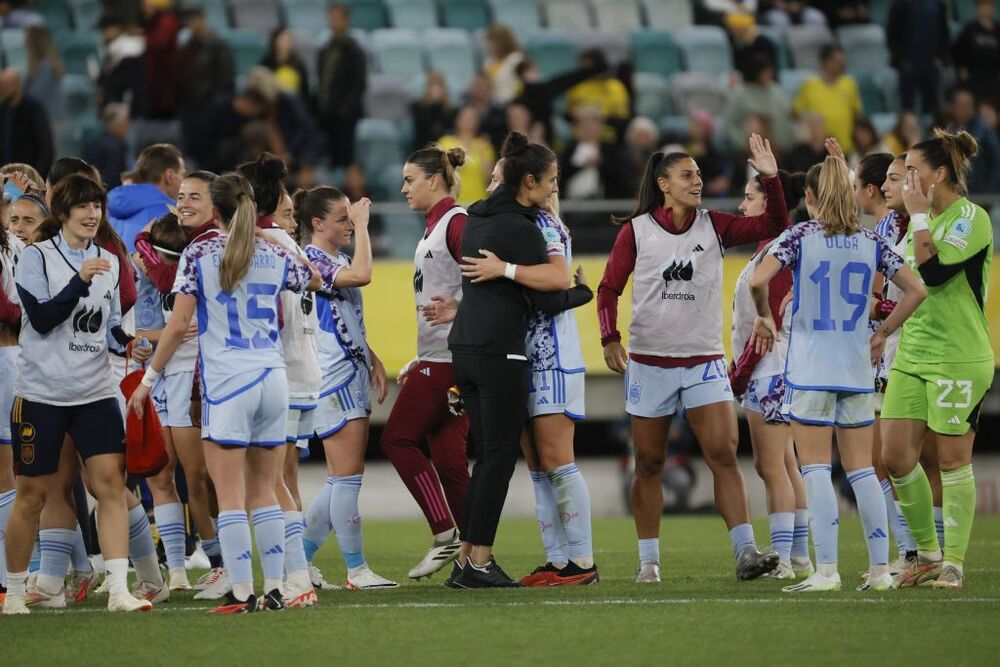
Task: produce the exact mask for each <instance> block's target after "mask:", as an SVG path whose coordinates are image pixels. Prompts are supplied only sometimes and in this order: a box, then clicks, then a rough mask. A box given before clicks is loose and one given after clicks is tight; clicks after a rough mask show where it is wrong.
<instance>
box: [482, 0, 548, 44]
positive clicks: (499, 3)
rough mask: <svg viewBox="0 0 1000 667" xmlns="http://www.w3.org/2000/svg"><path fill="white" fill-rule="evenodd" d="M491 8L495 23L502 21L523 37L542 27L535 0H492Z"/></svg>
mask: <svg viewBox="0 0 1000 667" xmlns="http://www.w3.org/2000/svg"><path fill="white" fill-rule="evenodd" d="M490 9H491V10H492V11H493V21H494V22H495V23H502V24H503V25H505V26H507V27H509V28H511V29H512V30H514V32H515V33H517V34H519V35H521V36H522V37H523V36H524V35H525V34H529V33H532V32H538V31H539V30H540V29H541V27H542V20H541V17H540V16H539V13H538V4H537V3H536V2H535V0H490Z"/></svg>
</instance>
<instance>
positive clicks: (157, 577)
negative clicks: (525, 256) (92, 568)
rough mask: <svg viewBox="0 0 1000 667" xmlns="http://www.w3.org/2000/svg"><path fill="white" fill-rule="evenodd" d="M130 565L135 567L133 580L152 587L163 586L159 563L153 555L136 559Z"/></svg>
mask: <svg viewBox="0 0 1000 667" xmlns="http://www.w3.org/2000/svg"><path fill="white" fill-rule="evenodd" d="M132 565H133V566H135V578H136V579H137V580H138V581H145V582H148V583H150V584H153V585H154V586H163V573H162V572H160V563H159V561H158V560H157V559H156V554H155V553H154V554H151V555H149V556H145V557H144V558H136V559H135V560H133V561H132ZM105 568H107V562H105Z"/></svg>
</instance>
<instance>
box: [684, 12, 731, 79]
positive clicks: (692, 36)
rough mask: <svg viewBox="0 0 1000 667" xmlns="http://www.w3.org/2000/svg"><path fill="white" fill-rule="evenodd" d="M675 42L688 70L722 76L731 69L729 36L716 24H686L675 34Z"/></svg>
mask: <svg viewBox="0 0 1000 667" xmlns="http://www.w3.org/2000/svg"><path fill="white" fill-rule="evenodd" d="M677 44H678V45H679V46H680V47H681V51H682V52H683V54H684V65H685V67H686V68H687V69H688V70H689V71H692V72H704V73H706V74H714V75H716V76H723V75H728V74H729V73H730V72H731V71H732V69H733V55H732V50H731V48H730V46H729V38H728V37H727V36H726V31H725V30H723V29H722V28H719V27H718V26H711V25H691V26H687V27H686V28H683V29H682V30H681V31H680V33H679V34H678V35H677Z"/></svg>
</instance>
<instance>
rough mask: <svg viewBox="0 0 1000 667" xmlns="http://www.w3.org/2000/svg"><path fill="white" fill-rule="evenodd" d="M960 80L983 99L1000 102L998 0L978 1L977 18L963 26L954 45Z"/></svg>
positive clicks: (953, 51) (953, 56) (952, 50)
mask: <svg viewBox="0 0 1000 667" xmlns="http://www.w3.org/2000/svg"><path fill="white" fill-rule="evenodd" d="M951 55H952V58H954V61H955V67H956V68H957V70H958V80H959V81H961V82H963V83H964V84H965V85H966V86H968V87H969V88H970V89H971V90H972V92H973V93H974V94H975V95H976V96H977V97H979V98H980V99H990V100H993V102H994V104H995V103H997V102H998V101H1000V74H998V72H1000V24H998V23H997V21H996V0H976V20H975V21H970V22H969V23H967V24H966V25H965V27H964V28H962V32H961V33H959V35H958V37H957V38H956V39H955V43H954V44H953V45H952V47H951Z"/></svg>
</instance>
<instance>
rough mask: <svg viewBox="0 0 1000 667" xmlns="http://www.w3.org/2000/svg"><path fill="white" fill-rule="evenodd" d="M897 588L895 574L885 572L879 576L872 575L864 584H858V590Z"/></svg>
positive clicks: (888, 589) (889, 589)
mask: <svg viewBox="0 0 1000 667" xmlns="http://www.w3.org/2000/svg"><path fill="white" fill-rule="evenodd" d="M894 588H896V581H895V579H893V576H892V575H891V574H890V573H888V572H884V573H882V574H881V575H879V576H877V577H872V576H871V575H869V576H868V578H867V579H866V580H865V582H864V583H863V584H861V585H860V586H858V590H859V591H861V592H865V591H891V590H892V589H894Z"/></svg>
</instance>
